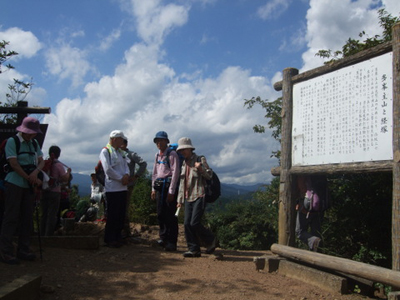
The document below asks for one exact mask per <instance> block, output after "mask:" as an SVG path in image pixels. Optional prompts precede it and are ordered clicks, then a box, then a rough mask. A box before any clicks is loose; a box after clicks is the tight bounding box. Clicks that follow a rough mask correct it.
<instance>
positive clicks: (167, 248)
mask: <svg viewBox="0 0 400 300" xmlns="http://www.w3.org/2000/svg"><path fill="white" fill-rule="evenodd" d="M165 251H176V244H173V243H168V244H167V246H165Z"/></svg>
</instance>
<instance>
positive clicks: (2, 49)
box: [0, 40, 33, 124]
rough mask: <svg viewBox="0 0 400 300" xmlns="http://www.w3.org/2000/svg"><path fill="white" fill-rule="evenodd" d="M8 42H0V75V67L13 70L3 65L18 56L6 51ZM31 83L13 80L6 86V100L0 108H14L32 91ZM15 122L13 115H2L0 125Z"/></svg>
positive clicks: (1, 70) (8, 65)
mask: <svg viewBox="0 0 400 300" xmlns="http://www.w3.org/2000/svg"><path fill="white" fill-rule="evenodd" d="M9 44H10V42H6V41H4V40H3V41H1V42H0V74H1V73H3V72H4V71H3V69H2V67H3V66H5V67H6V69H7V70H10V69H14V66H13V65H11V64H6V65H5V63H6V62H7V61H8V60H9V59H10V58H12V57H13V56H16V55H18V53H17V52H15V51H12V50H7V49H6V48H7V46H8V45H9ZM32 87H33V81H32V78H31V80H30V81H29V82H24V81H22V80H19V79H15V78H14V79H13V83H12V84H9V85H8V93H6V100H5V101H4V102H3V101H0V106H3V107H16V106H17V102H18V101H24V100H25V99H26V97H27V96H28V94H29V92H30V91H31V90H32ZM16 122H17V117H16V115H15V114H3V115H2V117H1V119H0V123H3V124H15V123H16Z"/></svg>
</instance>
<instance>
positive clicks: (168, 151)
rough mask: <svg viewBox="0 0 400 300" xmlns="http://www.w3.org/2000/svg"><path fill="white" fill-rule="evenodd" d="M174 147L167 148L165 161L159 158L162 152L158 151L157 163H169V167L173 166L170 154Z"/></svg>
mask: <svg viewBox="0 0 400 300" xmlns="http://www.w3.org/2000/svg"><path fill="white" fill-rule="evenodd" d="M171 152H172V149H171V148H170V147H168V148H167V153H166V154H165V156H166V158H165V160H164V161H162V160H160V159H159V156H160V154H159V153H157V159H156V163H157V164H167V165H168V168H171V165H170V162H169V155H170V154H171Z"/></svg>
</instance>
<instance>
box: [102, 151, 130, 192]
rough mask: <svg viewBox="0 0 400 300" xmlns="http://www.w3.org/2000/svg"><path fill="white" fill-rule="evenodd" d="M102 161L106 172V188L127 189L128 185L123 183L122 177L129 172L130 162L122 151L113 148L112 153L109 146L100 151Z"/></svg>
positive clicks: (107, 189)
mask: <svg viewBox="0 0 400 300" xmlns="http://www.w3.org/2000/svg"><path fill="white" fill-rule="evenodd" d="M100 161H101V164H102V165H103V169H104V173H105V174H106V178H105V184H104V188H105V190H106V192H120V191H126V190H127V186H126V185H123V184H122V177H124V175H125V174H129V168H128V164H127V163H126V160H125V158H124V157H123V156H122V153H121V152H120V151H118V150H115V149H113V151H112V153H110V150H109V149H107V148H103V149H102V150H101V152H100Z"/></svg>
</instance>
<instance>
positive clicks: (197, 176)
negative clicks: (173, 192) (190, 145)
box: [178, 152, 213, 204]
mask: <svg viewBox="0 0 400 300" xmlns="http://www.w3.org/2000/svg"><path fill="white" fill-rule="evenodd" d="M198 157H199V156H198V155H197V154H196V153H194V152H193V155H192V156H191V157H190V159H188V160H185V161H184V162H183V165H182V169H181V174H180V184H179V193H178V203H181V204H182V203H183V202H184V201H185V200H186V201H188V202H193V201H195V200H196V199H197V198H199V197H204V195H205V190H204V186H205V180H209V179H211V178H212V174H213V171H212V169H211V168H210V167H209V166H208V164H207V159H206V158H205V157H204V156H201V160H200V161H201V164H202V168H201V171H199V170H198V169H197V168H196V167H195V166H194V164H195V163H196V162H197V161H198Z"/></svg>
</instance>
